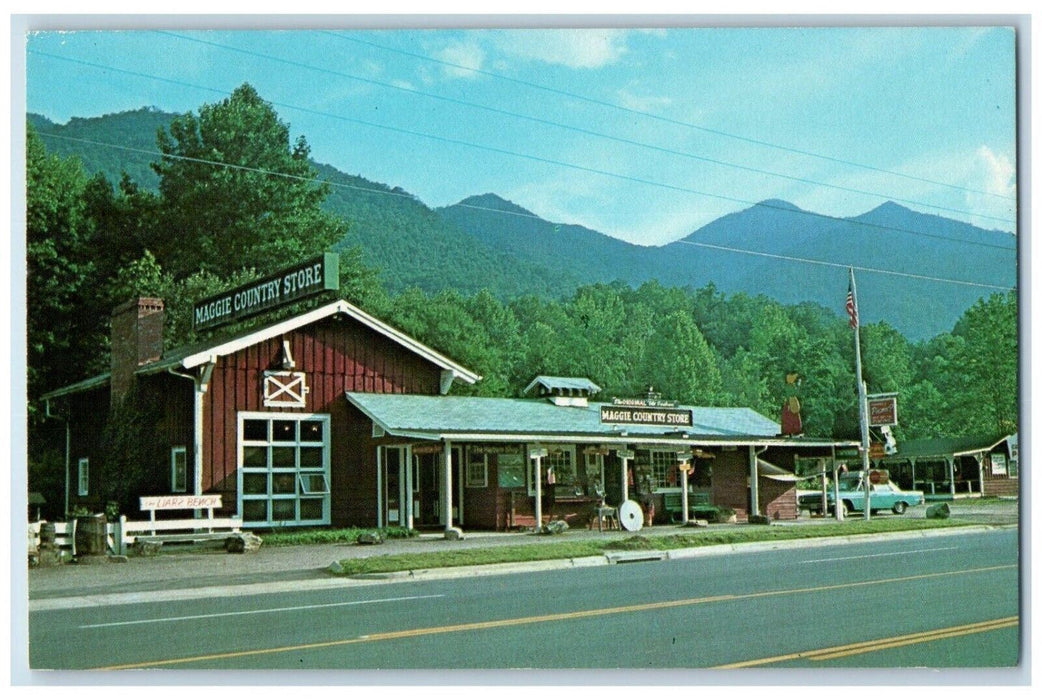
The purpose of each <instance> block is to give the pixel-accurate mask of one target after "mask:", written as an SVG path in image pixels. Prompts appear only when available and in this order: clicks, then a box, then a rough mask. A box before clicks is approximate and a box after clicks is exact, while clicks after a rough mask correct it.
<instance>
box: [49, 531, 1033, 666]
mask: <svg viewBox="0 0 1042 700" xmlns="http://www.w3.org/2000/svg"><path fill="white" fill-rule="evenodd" d="M1017 537H1018V536H1017V531H1016V530H1014V529H1002V530H992V531H986V532H976V533H963V534H952V533H948V534H945V535H943V536H936V537H928V538H915V539H880V540H876V541H872V542H865V543H859V544H850V543H847V544H842V545H828V546H817V547H808V548H801V549H786V550H780V551H757V552H745V553H743V552H734V553H731V554H727V555H722V556H712V557H704V556H698V557H691V558H688V559H683V558H678V559H672V560H669V561H656V562H633V563H625V564H616V565H612V566H598V567H589V568H573V569H567V570H557V571H528V572H522V573H513V574H505V575H496V576H482V577H470V578H454V579H447V580H446V579H439V580H416V581H401V582H395V583H389V584H381V585H369V586H346V587H338V588H328V589H311V590H296V591H288V592H287V591H280V592H276V593H266V594H259V595H241V596H237V597H210V598H194V599H191V600H166V601H161V602H139V603H138V602H135V603H121V604H98V605H93V606H86V607H75V608H68V609H43V610H35V611H32V612H31V613H30V621H29V641H30V666H31V667H32V668H36V669H46V668H52V669H96V668H108V669H142V668H147V669H336V670H346V671H352V670H361V669H706V668H731V669H733V670H732V671H731V673H737V674H741V673H754V671H752V670H749V669H758V668H791V667H795V668H797V669H818V668H829V667H835V666H839V667H843V668H848V669H849V668H866V667H867V668H889V667H927V668H956V667H958V668H965V667H985V668H994V667H1008V666H1014V665H1016V664H1017V662H1018V654H1019V637H1020V626H1019V619H1018V614H1019V607H1020V601H1019V598H1018V570H1019V568H1018V539H1017ZM739 677H741V676H739Z"/></svg>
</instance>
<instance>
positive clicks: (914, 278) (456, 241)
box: [27, 108, 1017, 340]
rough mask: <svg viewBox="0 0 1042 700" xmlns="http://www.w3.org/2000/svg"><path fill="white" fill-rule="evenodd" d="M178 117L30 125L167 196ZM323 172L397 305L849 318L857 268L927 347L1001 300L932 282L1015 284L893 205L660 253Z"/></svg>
mask: <svg viewBox="0 0 1042 700" xmlns="http://www.w3.org/2000/svg"><path fill="white" fill-rule="evenodd" d="M174 116H175V115H173V114H168V113H163V112H160V111H158V110H156V109H154V108H143V109H139V110H135V111H133V112H123V113H120V114H109V115H105V116H102V117H91V118H85V119H81V118H74V119H72V120H70V121H69V122H68V123H67V124H55V123H53V122H51V121H49V120H47V119H45V118H43V117H40V116H38V115H32V114H30V115H28V116H27V118H28V121H29V123H31V124H32V125H33V126H34V127H35V128H36V129H37V130H38V131H39V132H41V133H42V134H44V135H45V136H44V138H43V140H44V143H45V144H46V146H47V148H48V149H50V150H51V151H53V152H56V153H60V154H62V155H75V156H78V157H80V158H81V159H82V161H83V162H84V164H85V167H86V169H87V171H88V172H90V173H94V172H102V173H104V174H105V175H106V176H108V178H109V179H110V180H111V181H112V182H118V181H119V178H120V176H121V173H123V172H125V173H127V174H128V175H129V176H130V177H131V178H132V179H134V180H135V181H136V182H137V183H138V184H139V185H141V186H142V187H145V188H149V189H152V188H155V187H156V186H157V183H158V179H157V178H156V175H155V173H154V172H153V171H152V170H151V168H150V167H149V163H150V162H151V161H153V160H155V159H156V156H155V155H154V152H155V151H156V131H157V129H159V128H161V127H164V126H166V125H168V124H169V123H170V121H171V120H172V119H173V117H174ZM108 144H118V145H119V146H120V148H113V147H112V146H111V145H108ZM316 167H317V168H318V172H319V176H320V177H321V178H322V179H324V180H327V181H329V182H330V183H333V189H332V193H331V195H330V197H329V198H328V199H327V201H326V203H325V207H326V209H327V210H329V211H331V212H334V213H336V214H338V215H340V216H342V217H344V218H345V219H346V220H347V221H348V223H349V232H348V236H347V238H345V240H344V241H343V245H357V246H360V247H361V248H362V250H363V254H364V257H365V260H366V262H367V263H368V264H370V265H373V266H376V267H378V268H379V269H380V270H381V271H382V277H383V281H384V283H385V284H386V285H387V287H388V289H389V290H390V291H392V292H396V291H400V290H402V289H404V288H406V287H409V286H418V287H420V288H422V289H424V290H426V291H428V292H435V291H439V290H441V289H447V288H452V289H458V290H460V291H462V292H464V293H472V292H474V291H476V290H477V289H481V288H488V289H490V290H491V291H492V292H493V293H494V294H496V295H497V296H499V297H501V298H511V297H514V296H517V295H521V294H537V295H541V296H550V297H554V296H562V295H567V294H570V293H571V292H572V291H573V290H574V289H575V288H576V287H577V286H579V285H582V284H590V283H594V282H612V281H615V280H622V281H624V282H626V283H628V284H632V285H638V284H640V283H642V282H645V281H648V280H652V279H656V280H658V281H660V282H661V283H663V284H667V285H677V286H690V287H692V288H698V287H702V286H704V285H706V284H708V283H710V282H712V283H713V284H715V285H716V287H717V289H719V290H720V291H722V292H725V293H729V294H733V293H736V292H745V293H747V294H751V295H756V294H764V295H766V296H768V297H771V298H774V299H777V300H778V301H781V302H783V303H786V304H794V303H800V302H804V301H810V302H815V303H818V304H820V305H822V306H824V307H826V308H829V309H832V310H833V311H834V312H835V313H837V314H842V313H843V303H844V300H845V297H846V292H847V270H846V267H847V266H849V265H854V266H857V267H861V268H866V269H865V270H864V271H860V272H858V273H857V281H858V293H859V303H860V311H861V317H862V319H863V320H864V321H865V322H873V321H881V320H882V321H886V322H887V323H889V324H890V325H891V326H893V327H895V328H897V329H898V330H899V331H901V332H902V333H903V334H905V335H906V336H907V337H908V338H909V339H912V340H919V339H924V338H929V337H932V336H934V335H936V334H938V333H940V332H943V331H948V330H951V329H952V327H953V326H954V324H955V322H956V320H958V318H959V316H961V315H962V313H963V312H964V311H965V310H966V309H967V308H969V307H970V306H971V305H972V304H973V303H974V302H975V301H976V300H977V299H978V298H980V297H981V296H988V295H989V294H991V293H992V292H993V291H995V290H993V289H990V288H988V287H985V286H965V285H955V284H950V283H942V282H934V281H929V280H927V279H924V278H927V277H935V278H947V279H955V280H963V281H967V282H974V283H978V284H983V285H998V286H1004V287H1013V286H1015V285H1016V280H1017V251H1016V246H1017V239H1016V237H1015V236H1014V235H1013V234H1011V233H1008V232H1003V231H993V230H985V229H982V228H978V227H975V226H972V225H970V224H966V223H962V222H959V221H954V220H952V219H947V218H944V217H940V216H934V215H930V214H923V213H919V212H915V211H912V210H910V209H907V208H905V207H903V206H900V205H898V204H894V203H893V202H886V203H884V204H881V205H880V206H878V207H876V208H875V209H873V210H871V211H869V212H866V213H864V214H861V215H860V216H855V217H851V218H848V219H839V218H833V217H827V216H823V215H820V214H816V213H814V212H810V211H805V210H803V209H800V208H799V207H797V206H795V205H793V204H791V203H789V202H785V201H781V200H767V201H763V202H760V203H759V204H757V205H755V206H752V207H749V208H747V209H744V210H742V211H738V212H734V213H732V214H728V215H726V216H723V217H721V218H719V219H717V220H716V221H713V222H711V223H709V224H707V225H705V226H703V227H702V228H700V229H698V230H696V231H694V232H692V233H691V234H690V235H688V236H686V237H684V238H683V239H681V240H679V241H675V242H673V243H670V244H668V245H664V246H656V247H651V246H638V245H633V244H630V243H626V242H624V241H620V240H618V239H615V238H612V237H610V236H607V235H605V234H603V233H600V232H598V231H594V230H592V229H588V228H585V227H582V226H576V225H570V224H564V223H554V222H550V221H546V220H544V219H542V218H540V217H539V216H537V215H536V214H534V213H532V212H531V211H528V210H527V209H525V208H523V207H521V206H518V205H517V204H515V203H513V202H509V201H507V200H505V199H503V198H501V197H499V196H497V195H495V194H491V193H489V194H482V195H477V196H473V197H468V198H466V199H464V200H463V201H461V202H459V203H458V204H454V205H452V206H449V207H445V208H441V209H431V208H430V207H427V206H426V205H425V204H424V203H423V202H421V201H419V200H418V199H416V198H415V197H413V196H412V195H410V194H409V193H408V192H405V191H404V190H402V189H401V188H398V187H392V186H389V185H385V184H381V183H376V182H373V181H371V180H367V179H365V178H364V177H362V176H361V175H348V174H346V173H343V172H341V171H339V170H337V169H336V168H333V167H331V166H328V165H321V164H317V163H316ZM742 251H746V252H742ZM768 256H770V257H768ZM797 259H802V260H813V261H817V262H818V263H822V264H815V263H809V262H804V261H801V260H797ZM871 269H877V270H889V271H895V272H900V273H903V275H904V276H896V275H884V274H879V273H875V272H871V271H870V270H871Z"/></svg>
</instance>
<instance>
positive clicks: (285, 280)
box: [192, 253, 340, 331]
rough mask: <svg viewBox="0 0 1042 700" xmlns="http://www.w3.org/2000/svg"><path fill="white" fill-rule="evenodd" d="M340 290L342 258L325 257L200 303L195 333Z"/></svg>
mask: <svg viewBox="0 0 1042 700" xmlns="http://www.w3.org/2000/svg"><path fill="white" fill-rule="evenodd" d="M339 288H340V258H339V256H338V255H337V254H336V253H323V254H322V255H320V256H318V257H315V258H312V259H310V260H307V261H305V262H302V263H298V264H297V265H294V266H293V267H288V268H286V269H284V270H280V271H279V272H276V273H275V274H273V275H268V276H267V277H264V278H263V279H259V280H255V281H253V282H250V283H249V284H245V285H243V286H241V287H237V288H236V289H232V290H230V291H227V292H222V293H221V294H218V295H216V296H212V297H209V298H207V299H203V300H202V301H200V302H197V303H196V304H195V306H194V307H193V309H192V328H193V329H194V330H196V331H201V330H208V329H210V328H216V327H218V326H222V325H224V324H226V323H232V322H233V321H239V320H242V319H244V318H248V317H250V316H254V315H256V314H259V313H263V312H265V311H269V310H271V309H274V308H276V307H279V306H283V305H284V304H289V303H291V302H294V301H299V300H301V299H304V298H306V297H309V296H312V295H313V294H318V293H319V292H325V291H330V290H332V291H335V290H337V289H339Z"/></svg>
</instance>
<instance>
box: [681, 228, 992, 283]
mask: <svg viewBox="0 0 1042 700" xmlns="http://www.w3.org/2000/svg"><path fill="white" fill-rule="evenodd" d="M677 243H683V244H685V245H692V246H697V247H699V248H710V249H712V250H722V251H726V252H728V253H742V254H745V255H757V256H760V257H764V258H773V259H775V260H788V261H791V262H798V263H806V264H809V265H824V266H826V267H841V268H844V269H847V268H853V269H855V270H858V271H860V272H871V273H876V274H880V275H893V276H895V277H908V278H911V279H917V280H926V281H928V282H946V283H949V284H959V285H964V286H967V287H984V288H986V289H998V290H1001V291H1005V292H1008V291H1011V290H1012V289H1013V288H1012V287H1004V286H1002V285H997V284H984V283H981V282H967V281H966V280H953V279H949V278H947V277H931V276H930V275H916V274H913V273H910V272H898V271H897V270H884V269H882V268H878V267H863V266H860V265H850V264H847V263H834V262H829V261H827V260H814V259H812V258H798V257H795V256H792V255H779V254H777V253H765V252H763V251H759V250H745V249H742V248H731V247H729V246H722V245H715V244H713V243H696V242H695V241H689V240H686V239H684V240H679V241H677Z"/></svg>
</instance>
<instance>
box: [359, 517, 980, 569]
mask: <svg viewBox="0 0 1042 700" xmlns="http://www.w3.org/2000/svg"><path fill="white" fill-rule="evenodd" d="M977 524H979V523H974V522H967V521H952V520H891V519H886V520H870V521H868V522H864V521H856V520H855V521H850V520H848V521H846V522H842V523H835V522H833V523H828V524H821V525H800V526H777V525H743V526H739V527H726V528H719V529H705V530H701V529H699V530H693V529H689V528H683V529H681V528H677V529H678V532H676V533H674V534H667V535H651V536H643V535H633V536H631V537H627V538H624V539H618V538H614V539H595V540H594V539H582V540H569V539H568V534H567V533H565V534H564V535H561V536H554V537H552V538H551V537H547V538H536V537H533V539H532V542H531V543H527V544H516V545H500V546H491V547H474V548H470V549H456V550H451V551H440V552H439V551H432V552H422V553H410V554H385V555H377V556H372V557H363V558H352V559H344V560H342V561H341V562H340V565H341V567H342V569H343V571H342V573H341V575H343V576H356V575H359V574H375V573H391V572H395V571H412V570H422V569H436V568H443V567H452V566H485V565H489V564H505V563H517V562H530V561H546V560H549V559H576V558H580V557H590V556H598V555H603V554H605V553H606V552H613V551H616V552H617V551H639V550H659V551H662V550H670V549H686V548H689V547H708V546H712V545H719V544H742V543H747V542H773V541H782V540H798V539H812V538H818V537H839V536H850V535H864V534H874V533H885V532H902V531H909V530H912V531H914V530H933V529H938V528H950V527H965V526H969V525H977Z"/></svg>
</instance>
